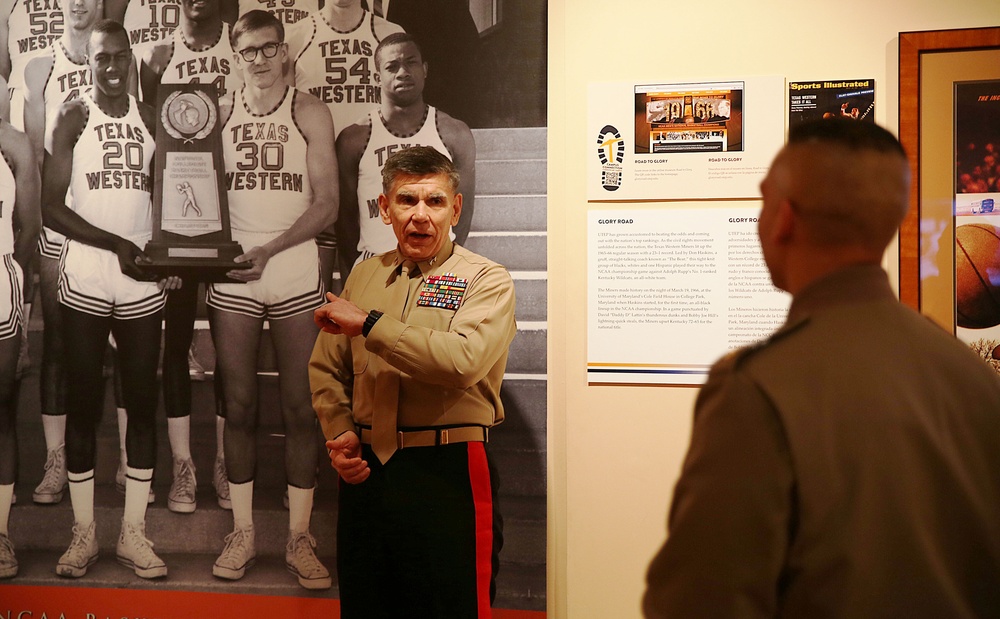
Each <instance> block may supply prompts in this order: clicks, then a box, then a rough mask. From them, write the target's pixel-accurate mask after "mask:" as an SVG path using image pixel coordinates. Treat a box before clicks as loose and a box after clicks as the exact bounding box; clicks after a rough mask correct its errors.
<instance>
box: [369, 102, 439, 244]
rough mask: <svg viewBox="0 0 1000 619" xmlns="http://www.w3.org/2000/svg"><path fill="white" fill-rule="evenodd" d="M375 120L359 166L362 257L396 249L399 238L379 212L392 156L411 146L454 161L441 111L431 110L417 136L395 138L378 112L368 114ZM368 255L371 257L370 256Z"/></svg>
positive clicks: (428, 109)
mask: <svg viewBox="0 0 1000 619" xmlns="http://www.w3.org/2000/svg"><path fill="white" fill-rule="evenodd" d="M368 114H369V116H370V118H371V126H372V134H371V137H369V138H368V144H367V146H365V152H364V154H362V155H361V160H360V161H359V162H358V209H359V211H360V212H359V213H358V218H359V221H360V222H361V239H360V240H359V241H358V251H360V252H361V255H362V256H373V255H376V254H382V253H385V252H387V251H389V250H390V249H395V247H396V235H395V233H394V232H393V231H392V226H389V225H387V224H385V223H383V221H382V218H381V216H380V215H379V211H378V196H379V194H380V193H382V168H383V167H384V166H385V160H386V159H388V158H389V155H391V154H393V153H394V152H396V151H397V150H400V149H403V148H409V147H411V146H430V147H432V148H434V150H436V151H438V152H440V153H442V154H444V155H445V156H446V157H448V159H451V160H454V157H453V156H452V154H451V152H450V151H449V150H448V147H447V146H445V145H444V140H442V139H441V134H440V133H439V132H438V126H437V110H436V109H434V108H433V107H431V106H427V112H426V115H425V116H424V123H423V125H421V126H420V129H419V130H417V132H416V133H413V134H411V135H408V136H405V137H400V136H397V135H395V134H393V133H392V132H391V131H389V129H388V128H387V127H386V126H385V123H383V122H382V115H381V114H379V112H378V110H373V111H371V112H369V113H368ZM366 252H367V253H366Z"/></svg>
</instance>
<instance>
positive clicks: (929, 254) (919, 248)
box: [899, 28, 1000, 369]
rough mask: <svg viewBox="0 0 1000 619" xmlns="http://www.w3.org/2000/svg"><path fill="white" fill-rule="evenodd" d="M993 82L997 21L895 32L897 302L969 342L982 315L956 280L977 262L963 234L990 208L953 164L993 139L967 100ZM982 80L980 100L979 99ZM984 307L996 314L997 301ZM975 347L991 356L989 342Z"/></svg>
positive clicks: (997, 292) (999, 65) (984, 219)
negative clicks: (900, 188)
mask: <svg viewBox="0 0 1000 619" xmlns="http://www.w3.org/2000/svg"><path fill="white" fill-rule="evenodd" d="M996 80H1000V28H976V29H967V30H939V31H927V32H904V33H900V36H899V138H900V141H901V142H902V144H903V147H904V148H905V149H906V151H907V156H908V158H909V160H910V170H911V174H912V187H911V190H910V210H909V212H908V213H907V216H906V219H905V220H904V221H903V224H902V226H901V227H900V239H899V273H900V280H899V292H900V300H901V301H902V302H904V303H906V304H907V305H909V306H911V307H913V308H914V309H917V310H919V311H920V312H921V313H923V314H925V315H927V316H928V317H930V318H931V319H933V320H934V321H935V322H937V323H938V324H940V325H941V326H942V327H944V328H945V329H947V330H948V331H950V332H952V333H956V335H959V336H960V337H961V338H962V339H963V340H965V341H968V342H970V344H971V343H972V342H973V341H974V340H976V339H980V338H979V337H977V336H976V335H975V334H970V333H969V330H970V329H983V328H988V327H987V326H986V325H988V324H989V323H990V322H992V321H991V320H986V319H984V317H983V316H982V313H983V312H982V310H977V313H976V315H975V316H972V317H971V318H970V317H969V315H968V314H969V312H970V307H971V306H970V303H971V302H972V297H971V296H970V294H971V293H970V292H969V287H968V286H967V285H966V284H967V283H968V279H969V275H970V273H972V274H973V275H974V274H975V272H974V271H970V269H975V268H977V267H976V266H975V265H974V264H971V263H970V261H969V253H968V250H970V249H971V248H972V247H971V245H970V244H971V243H975V241H972V240H970V239H972V237H973V236H974V235H973V234H972V233H984V234H983V235H981V236H987V237H988V236H989V234H988V232H989V229H990V228H993V227H994V226H995V224H994V223H993V222H992V221H991V220H990V217H991V216H992V214H991V213H984V212H983V208H984V207H983V202H984V200H985V202H986V204H987V208H989V206H990V201H989V192H988V191H978V189H985V187H978V186H976V185H975V183H973V182H971V181H972V176H973V175H972V174H970V178H969V179H965V178H964V177H963V173H964V172H963V171H962V170H960V169H959V167H962V166H966V165H969V160H970V157H971V156H972V155H979V156H980V160H981V161H980V164H981V165H982V159H983V157H984V156H985V155H986V154H987V149H986V143H988V142H992V141H993V140H992V138H990V137H989V132H990V129H989V123H988V122H987V123H986V124H984V121H983V118H982V117H981V113H980V111H977V109H978V108H981V107H984V106H980V105H977V104H979V103H987V104H988V103H989V102H990V101H989V99H990V97H991V96H992V95H991V94H989V91H990V84H992V83H994V82H995V81H996ZM984 84H985V85H986V86H983V85H984ZM983 87H985V88H986V90H985V91H984V93H985V95H984V96H985V97H986V100H985V101H983V102H980V101H979V97H980V96H982V95H983V93H980V92H979V90H981V89H982V88H983ZM973 91H975V92H973ZM997 94H1000V93H997ZM986 107H988V106H986ZM974 108H976V109H974ZM970 127H971V129H970ZM963 142H964V144H963ZM997 147H1000V140H996V143H995V144H994V148H997ZM970 148H971V151H972V152H971V153H970V152H968V151H969V149H970ZM972 168H973V169H974V168H975V166H974V165H973V166H972ZM967 180H969V181H970V182H966V181H967ZM966 190H968V191H966ZM974 190H975V191H974ZM975 202H978V204H974V203H975ZM973 209H975V212H973ZM990 210H992V209H990ZM997 223H998V224H1000V222H997ZM965 226H974V227H975V228H976V229H975V230H973V229H972V228H966V227H965ZM998 231H1000V229H998ZM956 233H957V234H956ZM966 237H968V238H966ZM979 245H981V243H979ZM973 253H975V251H973ZM980 253H981V252H980ZM972 262H973V263H976V262H978V263H979V265H978V268H980V270H981V271H982V272H983V273H987V275H986V277H985V278H982V279H981V280H980V286H979V287H980V293H981V295H983V296H985V297H986V298H990V297H996V298H997V300H998V301H1000V288H998V286H1000V278H998V279H992V278H991V276H990V275H989V273H988V272H989V270H990V269H991V267H990V265H989V264H985V263H984V261H983V260H982V259H979V258H975V257H973V260H972ZM997 262H998V264H997V265H996V266H997V267H998V268H1000V260H998V261H997ZM972 309H974V308H972ZM986 313H989V312H988V311H987V312H986ZM994 313H996V314H997V318H1000V304H998V305H997V308H996V311H995V312H994ZM998 322H1000V320H998ZM974 348H975V347H974ZM980 352H981V353H982V354H983V356H984V358H985V359H986V360H988V361H989V362H991V363H992V364H997V360H995V359H993V358H992V349H991V350H987V351H980ZM996 367H998V369H1000V366H996Z"/></svg>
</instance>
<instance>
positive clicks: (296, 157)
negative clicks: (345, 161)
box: [222, 87, 336, 232]
mask: <svg viewBox="0 0 1000 619" xmlns="http://www.w3.org/2000/svg"><path fill="white" fill-rule="evenodd" d="M297 95H298V91H297V90H296V89H294V88H291V87H287V88H286V90H285V96H284V97H283V98H282V99H281V103H279V104H278V105H277V106H276V107H275V108H274V110H272V111H270V112H268V113H266V114H260V115H257V114H254V113H253V112H251V111H250V110H249V109H248V108H247V105H246V102H245V101H244V99H243V91H242V90H241V91H240V92H239V93H238V94H237V96H236V102H235V105H234V106H233V114H232V116H230V118H229V121H228V122H226V125H225V127H223V129H222V152H223V157H224V159H225V160H226V189H227V190H228V191H227V194H228V197H229V221H230V224H231V226H232V228H233V229H234V230H241V231H244V232H284V231H285V230H288V229H289V228H290V227H291V226H292V224H293V223H295V221H296V220H298V218H299V217H300V216H301V215H302V213H304V212H305V211H306V209H307V208H309V205H310V204H311V203H312V186H311V185H310V183H309V169H308V168H307V166H306V154H307V153H306V138H305V136H303V135H302V131H300V130H299V127H298V124H296V122H295V116H294V109H295V98H296V96H297ZM330 173H331V174H336V171H335V170H331V171H330Z"/></svg>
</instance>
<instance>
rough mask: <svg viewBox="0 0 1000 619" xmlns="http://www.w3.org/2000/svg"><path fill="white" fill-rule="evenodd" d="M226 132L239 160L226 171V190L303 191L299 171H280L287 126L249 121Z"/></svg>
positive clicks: (287, 130)
mask: <svg viewBox="0 0 1000 619" xmlns="http://www.w3.org/2000/svg"><path fill="white" fill-rule="evenodd" d="M229 131H230V137H231V138H232V140H233V143H234V144H236V152H237V153H239V154H240V155H242V159H240V160H239V161H237V162H236V171H235V172H226V189H228V190H254V189H260V190H272V191H294V192H298V193H301V192H302V185H303V178H302V176H303V175H302V173H300V172H285V171H282V167H283V166H284V158H285V156H284V147H285V146H284V145H285V143H286V142H288V133H289V129H288V125H285V124H281V123H274V122H248V123H243V124H239V125H235V126H233V127H230V128H229Z"/></svg>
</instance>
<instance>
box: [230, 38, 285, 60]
mask: <svg viewBox="0 0 1000 619" xmlns="http://www.w3.org/2000/svg"><path fill="white" fill-rule="evenodd" d="M282 45H284V43H275V42H274V41H272V42H270V43H265V44H263V45H261V46H260V47H244V48H243V49H241V50H240V51H239V55H240V56H241V57H242V58H243V60H245V61H246V62H253V61H254V60H256V59H257V52H260V53H261V54H264V58H274V57H275V56H276V55H277V54H278V48H280V47H281V46H282Z"/></svg>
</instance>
